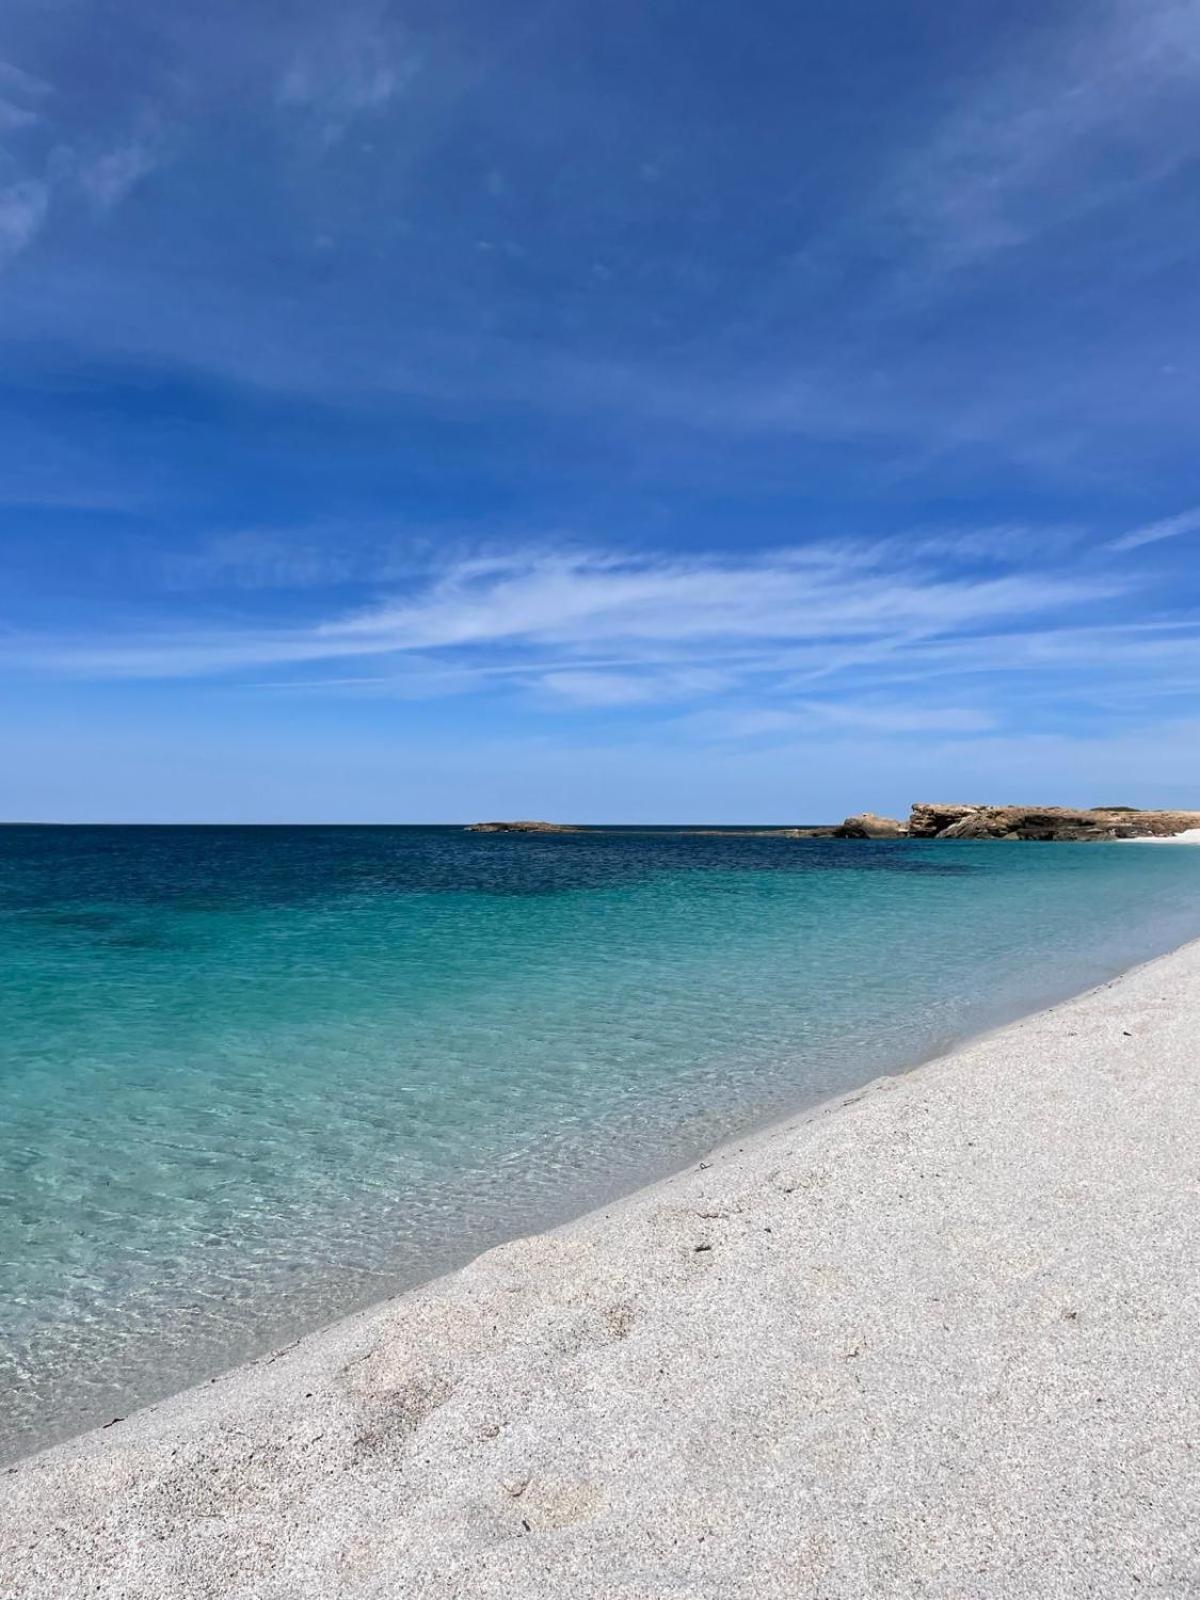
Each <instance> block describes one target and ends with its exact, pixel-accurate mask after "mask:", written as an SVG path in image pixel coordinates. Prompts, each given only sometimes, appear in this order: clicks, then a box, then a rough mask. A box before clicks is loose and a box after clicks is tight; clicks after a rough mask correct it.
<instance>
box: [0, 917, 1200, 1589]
mask: <svg viewBox="0 0 1200 1600" xmlns="http://www.w3.org/2000/svg"><path fill="white" fill-rule="evenodd" d="M1198 1132H1200V945H1190V946H1188V947H1186V948H1184V949H1183V950H1181V951H1178V952H1176V953H1175V954H1173V955H1170V956H1167V957H1165V958H1163V959H1162V960H1159V961H1156V962H1153V963H1151V964H1149V965H1147V966H1145V967H1142V968H1139V969H1137V970H1135V971H1133V972H1131V973H1128V974H1126V975H1125V976H1124V977H1122V978H1120V979H1118V980H1116V981H1115V982H1113V983H1111V984H1109V985H1107V986H1106V987H1104V988H1102V989H1099V990H1096V991H1093V992H1092V993H1090V994H1088V995H1085V996H1083V997H1081V998H1079V999H1077V1000H1074V1001H1071V1002H1068V1003H1067V1004H1065V1005H1061V1006H1058V1007H1056V1008H1055V1009H1053V1010H1051V1011H1047V1012H1043V1013H1040V1014H1039V1015H1037V1016H1034V1017H1031V1018H1029V1019H1026V1020H1025V1021H1023V1022H1020V1023H1017V1024H1015V1025H1013V1026H1011V1027H1008V1028H1005V1029H1004V1030H1002V1031H1000V1032H998V1033H995V1034H993V1035H990V1036H989V1037H987V1038H985V1039H982V1040H979V1041H977V1042H976V1043H974V1044H972V1045H970V1046H968V1047H966V1048H964V1049H962V1050H959V1051H957V1052H955V1053H954V1054H953V1055H950V1056H947V1057H944V1058H942V1059H940V1060H938V1061H936V1062H933V1063H930V1064H929V1065H927V1066H925V1067H922V1068H921V1069H919V1070H918V1071H916V1072H913V1073H910V1074H908V1075H906V1076H904V1077H899V1078H894V1079H885V1080H882V1081H881V1082H879V1083H878V1084H875V1085H873V1086H872V1087H870V1088H869V1089H867V1090H865V1091H863V1092H861V1093H858V1094H854V1095H850V1096H848V1097H846V1098H845V1099H844V1100H842V1101H840V1102H839V1103H837V1104H835V1105H831V1106H828V1107H825V1108H823V1109H822V1110H821V1111H819V1112H818V1113H815V1114H811V1115H809V1116H807V1117H805V1118H798V1119H795V1120H794V1121H792V1122H791V1123H789V1124H786V1125H781V1126H779V1127H776V1128H774V1129H772V1130H770V1131H768V1132H766V1133H763V1134H759V1135H756V1136H754V1137H753V1138H752V1139H747V1140H745V1141H743V1142H742V1143H740V1144H735V1145H731V1146H727V1147H725V1148H724V1149H723V1150H722V1151H720V1152H718V1153H716V1154H715V1155H714V1156H713V1157H712V1158H710V1159H709V1160H708V1161H707V1162H705V1163H702V1164H700V1165H699V1166H697V1167H694V1168H691V1169H689V1170H688V1171H687V1172H685V1173H683V1174H681V1175H679V1176H677V1177H674V1178H671V1179H668V1180H666V1181H665V1182H663V1183H661V1184H659V1185H657V1186H655V1187H654V1188H651V1189H647V1190H643V1191H641V1192H639V1193H638V1194H636V1195H634V1196H632V1197H631V1198H630V1199H628V1200H626V1201H624V1202H622V1203H621V1204H619V1205H616V1206H611V1207H609V1208H607V1209H606V1210H605V1211H602V1212H597V1213H594V1214H592V1215H590V1216H588V1217H585V1218H583V1219H582V1220H581V1221H579V1222H576V1223H573V1224H571V1225H570V1226H568V1227H566V1228H564V1229H560V1230H558V1231H557V1232H554V1233H549V1234H546V1235H543V1236H540V1237H536V1238H532V1239H527V1240H522V1241H519V1242H517V1243H514V1244H510V1245H507V1246H504V1247H503V1248H501V1249H498V1250H494V1251H492V1252H490V1253H489V1254H487V1255H485V1256H482V1257H481V1258H480V1259H479V1260H477V1261H476V1262H474V1263H473V1264H472V1265H471V1266H469V1267H467V1268H466V1269H465V1270H463V1271H462V1272H459V1273H457V1274H455V1275H453V1276H451V1277H449V1278H445V1279H442V1280H440V1281H439V1282H437V1283H435V1284H432V1285H429V1286H428V1287H427V1288H426V1289H424V1290H422V1291H420V1292H417V1293H415V1294H411V1295H408V1296H405V1297H403V1298H401V1299H398V1300H395V1301H393V1302H391V1303H389V1304H386V1305H383V1306H380V1307H377V1308H375V1309H374V1310H372V1311H370V1312H368V1313H365V1314H363V1315H360V1316H358V1317H355V1318H353V1319H351V1320H350V1321H347V1322H344V1323H340V1324H338V1325H337V1326H335V1327H334V1328H331V1329H329V1330H327V1331H325V1332H322V1333H319V1334H315V1335H312V1336H310V1337H308V1338H306V1339H304V1340H303V1341H302V1342H300V1343H299V1344H298V1345H296V1346H295V1347H293V1348H291V1349H288V1350H286V1351H283V1352H281V1353H279V1354H278V1355H276V1356H274V1357H270V1358H268V1359H266V1360H264V1361H262V1362H259V1363H257V1364H254V1365H251V1366H247V1367H243V1368H240V1369H238V1370H237V1371H235V1372H233V1373H231V1374H229V1375H228V1376H227V1377H225V1378H223V1379H220V1380H217V1381H215V1382H213V1383H211V1384H209V1385H206V1386H204V1387H203V1388H201V1389H199V1390H191V1391H189V1392H187V1393H186V1394H183V1395H180V1396H177V1397H176V1398H175V1399H173V1400H170V1401H167V1402H165V1403H164V1404H161V1405H159V1406H157V1407H154V1408H152V1409H150V1410H147V1411H145V1412H142V1413H140V1414H138V1415H137V1416H135V1417H132V1418H130V1419H128V1420H126V1421H123V1422H121V1423H119V1424H117V1425H115V1426H112V1427H110V1428H108V1429H106V1430H101V1431H98V1432H96V1433H93V1434H90V1435H87V1436H84V1437H83V1438H81V1439H79V1440H76V1441H74V1442H72V1443H71V1444H69V1445H66V1446H60V1447H58V1448H55V1449H54V1450H51V1451H48V1452H46V1453H44V1454H42V1455H40V1456H37V1457H34V1458H31V1459H30V1460H29V1461H27V1462H25V1463H22V1464H20V1465H19V1466H18V1467H17V1468H14V1469H12V1470H11V1471H10V1473H9V1475H8V1476H6V1477H4V1479H3V1486H4V1496H3V1508H2V1511H0V1530H2V1531H0V1592H2V1593H3V1594H4V1595H5V1596H6V1597H9V1596H12V1597H18V1596H19V1597H21V1600H34V1597H43V1596H44V1597H47V1600H50V1597H53V1600H72V1597H75V1596H84V1595H87V1596H89V1597H91V1600H95V1597H97V1596H101V1597H112V1600H117V1597H120V1600H140V1597H150V1596H154V1597H167V1596H170V1597H172V1600H184V1597H190V1596H214V1597H215V1596H221V1597H222V1600H225V1597H235V1596H236V1597H239V1600H241V1597H258V1596H263V1597H266V1596H270V1597H272V1600H285V1597H286V1600H307V1597H313V1600H315V1597H317V1596H320V1597H321V1600H329V1597H330V1596H372V1597H382V1596H389V1597H392V1596H394V1597H404V1600H410V1597H413V1600H415V1597H430V1600H441V1597H450V1596H454V1597H470V1600H476V1597H478V1600H489V1597H496V1600H499V1597H504V1600H521V1597H525V1596H562V1597H568V1600H600V1597H604V1600H651V1597H659V1596H662V1597H666V1596H688V1597H693V1600H741V1597H746V1600H772V1597H780V1600H783V1597H787V1600H797V1597H809V1596H811V1597H813V1600H816V1597H820V1600H837V1597H842V1596H845V1597H854V1600H881V1597H891V1596H923V1597H924V1596H942V1597H946V1600H951V1597H953V1600H963V1597H966V1596H994V1597H996V1600H1001V1597H1003V1600H1015V1597H1022V1596H1030V1597H1037V1600H1050V1597H1057V1596H1064V1597H1066V1596H1070V1597H1072V1600H1076V1597H1080V1596H1097V1597H1104V1600H1114V1597H1122V1596H1133V1595H1137V1596H1146V1595H1154V1594H1158V1595H1172V1596H1193V1595H1197V1594H1200V1137H1198Z"/></svg>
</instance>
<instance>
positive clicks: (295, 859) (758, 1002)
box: [0, 826, 1200, 1460]
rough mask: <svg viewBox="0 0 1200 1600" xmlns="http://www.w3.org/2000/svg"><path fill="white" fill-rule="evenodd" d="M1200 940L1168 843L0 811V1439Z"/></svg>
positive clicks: (137, 1397)
mask: <svg viewBox="0 0 1200 1600" xmlns="http://www.w3.org/2000/svg"><path fill="white" fill-rule="evenodd" d="M1197 936H1200V849H1188V848H1186V847H1184V846H1175V847H1172V846H1156V847H1150V846H1137V845H1116V844H1012V843H987V842H974V841H955V842H951V841H939V840H933V841H906V840H900V841H879V842H858V841H841V840H834V839H788V838H771V837H755V836H754V835H753V833H751V832H749V831H747V832H745V833H739V834H733V835H725V836H704V835H702V834H698V833H690V832H687V831H681V830H678V829H667V828H659V829H634V828H626V829H620V828H615V829H605V830H597V831H593V832H586V833H574V834H561V835H547V836H538V835H505V834H477V833H470V832H467V831H465V830H463V829H462V828H456V827H32V826H31V827H23V826H9V827H4V828H0V1397H2V1403H0V1458H3V1459H9V1460H11V1459H15V1458H16V1457H18V1456H20V1455H22V1454H24V1453H27V1452H29V1451H31V1450H33V1449H35V1448H39V1447H41V1446H42V1445H44V1444H46V1443H49V1442H52V1441H54V1440H55V1439H58V1438H62V1437H64V1436H66V1435H69V1434H71V1433H74V1432H77V1431H79V1430H80V1429H82V1428H85V1427H89V1426H92V1425H95V1424H97V1423H104V1422H109V1421H111V1419H112V1418H113V1417H115V1416H123V1415H126V1414H127V1413H128V1411H129V1409H130V1408H131V1407H134V1406H136V1405H139V1404H143V1403H146V1402H149V1401H153V1400H155V1399H157V1398H159V1397H161V1396H163V1395H165V1394H167V1393H170V1392H172V1391H174V1390H176V1389H179V1388H181V1387H183V1386H184V1385H186V1384H188V1383H191V1382H194V1381H199V1380H202V1379H203V1378H205V1377H207V1376H210V1375H211V1374H213V1373H216V1372H219V1371H221V1370H222V1369H224V1368H226V1367H228V1366H230V1365H232V1364H233V1363H235V1362H238V1361H240V1360H244V1359H247V1358H250V1357H253V1356H255V1355H258V1354H260V1353H262V1352H263V1351H265V1350H268V1349H271V1348H274V1347H277V1346H278V1345H279V1344H281V1343H283V1342H286V1341H287V1340H289V1339H291V1338H294V1337H295V1336H296V1335H297V1334H298V1333H299V1332H301V1331H302V1330H305V1329H308V1328H311V1327H314V1326H318V1325H320V1324H322V1323H326V1322H328V1321H330V1320H332V1319H334V1318H336V1317H338V1316H340V1315H342V1314H344V1313H347V1312H349V1311H352V1310H354V1309H356V1308H358V1307H360V1306H362V1305H364V1304H367V1303H370V1302H372V1301H376V1300H378V1299H381V1298H383V1297H384V1296H387V1295H390V1294H393V1293H395V1292H397V1291H399V1290H402V1289H404V1288H405V1287H408V1286H411V1285H413V1284H415V1283H418V1282H420V1281H423V1280H425V1279H428V1278H430V1277H432V1276H435V1275H437V1274H438V1273H441V1272H444V1271H447V1270H450V1269H452V1268H453V1267H455V1266H456V1265H459V1264H461V1263H462V1262H464V1261H465V1260H467V1259H469V1258H470V1257H471V1256H473V1255H475V1254H477V1253H478V1252H479V1251H480V1250H483V1249H486V1248H487V1247H489V1246H491V1245H494V1244H496V1243H499V1242H501V1241H503V1240H505V1239H508V1238H512V1237H514V1236H516V1235H519V1234H522V1233H526V1232H529V1231H532V1230H535V1229H539V1228H543V1227H546V1226H548V1225H552V1224H554V1223H557V1222H560V1221H563V1220H565V1219H567V1218H568V1217H570V1216H572V1215H575V1214H578V1213H579V1212H581V1211H583V1210H586V1209H588V1208H590V1207H592V1206H595V1205H599V1204H602V1203H604V1202H605V1201H607V1200H609V1199H611V1198H613V1197H614V1196H616V1195H618V1194H620V1193H622V1192H625V1191H627V1190H629V1189H631V1188H633V1187H636V1186H637V1185H638V1184H640V1183H643V1182H646V1181H648V1180H650V1179H653V1178H655V1177H658V1176H661V1175H663V1174H665V1173H667V1172H669V1171H671V1170H673V1169H676V1168H678V1167H679V1166H681V1165H683V1164H685V1163H686V1162H688V1161H691V1160H694V1159H696V1157H697V1156H698V1155H699V1154H700V1153H702V1152H703V1151H704V1150H705V1149H706V1148H708V1147H710V1146H711V1145H713V1144H714V1143H716V1142H718V1141H720V1140H722V1139H724V1138H726V1137H729V1136H732V1135H734V1134H737V1133H739V1132H741V1131H743V1130H747V1129H749V1128H752V1127H755V1126H757V1125H761V1124H763V1123H765V1122H767V1121H769V1120H770V1119H772V1118H774V1117H777V1116H781V1115H784V1114H785V1113H788V1112H791V1111H794V1110H797V1109H801V1108H803V1107H805V1106H809V1105H813V1104H816V1103H818V1102H820V1101H823V1100H826V1099H828V1098H830V1097H831V1096H835V1095H838V1094H840V1093H842V1092H844V1091H846V1090H849V1089H851V1088H853V1087H855V1086H858V1085H860V1084H862V1083H864V1082H866V1081H869V1080H870V1079H873V1078H876V1077H878V1076H880V1075H881V1074H884V1073H891V1072H897V1071H902V1070H904V1069H906V1068H909V1067H911V1066H913V1065H914V1064H916V1063H918V1062H920V1061H921V1060H923V1059H926V1058H928V1057H929V1056H931V1055H933V1054H936V1053H938V1052H940V1051H942V1050H945V1049H946V1048H948V1047H950V1046H952V1045H953V1044H955V1043H956V1042H957V1041H961V1040H962V1039H964V1038H966V1037H968V1036H970V1035H973V1034H976V1033H978V1032H980V1031H982V1030H985V1029H987V1028H990V1027H993V1026H995V1025H997V1024H999V1023H1002V1022H1004V1021H1006V1020H1009V1019H1011V1018H1013V1017H1015V1016H1017V1015H1020V1014H1022V1013H1027V1012H1030V1011H1033V1010H1036V1009H1039V1008H1040V1007H1042V1006H1045V1005H1047V1004H1051V1003H1053V1002H1055V1001H1056V1000H1059V999H1061V998H1063V997H1065V996H1067V995H1069V994H1072V993H1075V992H1078V991H1080V990H1082V989H1084V988H1087V987H1089V986H1091V985H1093V984H1096V983H1099V982H1101V981H1104V980H1105V979H1107V978H1109V977H1111V976H1112V975H1114V974H1115V973H1117V972H1119V971H1120V970H1122V969H1124V968H1126V967H1128V966H1130V965H1132V964H1134V963H1136V962H1138V961H1141V960H1144V959H1146V958H1148V957H1151V956H1154V955H1156V954H1159V953H1161V952H1164V951H1166V950H1168V949H1171V948H1173V947H1175V946H1177V945H1179V944H1181V943H1182V942H1184V941H1185V940H1187V939H1190V938H1194V937H1197ZM1100 1065H1101V1063H1099V1062H1098V1063H1097V1066H1098V1067H1099V1066H1100Z"/></svg>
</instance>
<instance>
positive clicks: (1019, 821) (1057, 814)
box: [908, 803, 1200, 840]
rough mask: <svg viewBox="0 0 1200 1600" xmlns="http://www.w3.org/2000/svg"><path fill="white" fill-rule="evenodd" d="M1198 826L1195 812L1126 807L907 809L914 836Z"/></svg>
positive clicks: (1112, 834) (1114, 833)
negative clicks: (910, 812) (1073, 808)
mask: <svg viewBox="0 0 1200 1600" xmlns="http://www.w3.org/2000/svg"><path fill="white" fill-rule="evenodd" d="M1195 827H1200V811H1135V810H1133V809H1131V808H1130V807H1128V806H1113V807H1093V808H1092V809H1090V810H1087V811H1076V810H1072V809H1071V808H1070V807H1069V806H984V805H971V806H968V805H928V804H924V803H922V804H918V805H914V806H913V808H912V815H911V816H910V817H909V821H908V832H909V835H910V836H911V837H912V838H914V839H1042V840H1066V839H1079V840H1087V839H1099V840H1103V839H1139V838H1146V837H1150V836H1154V837H1158V838H1169V837H1170V836H1171V835H1172V834H1176V833H1184V832H1185V831H1186V830H1187V829H1189V828H1195Z"/></svg>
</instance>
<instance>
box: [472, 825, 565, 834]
mask: <svg viewBox="0 0 1200 1600" xmlns="http://www.w3.org/2000/svg"><path fill="white" fill-rule="evenodd" d="M466 831H467V832H468V833H583V832H584V831H585V830H584V829H583V828H577V827H576V826H575V825H574V823H570V822H472V823H471V824H470V825H469V827H468V828H467V830H466Z"/></svg>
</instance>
